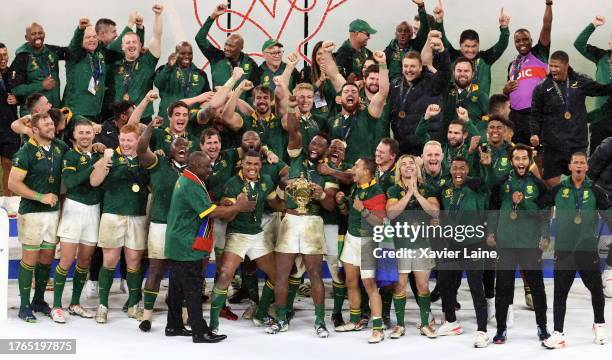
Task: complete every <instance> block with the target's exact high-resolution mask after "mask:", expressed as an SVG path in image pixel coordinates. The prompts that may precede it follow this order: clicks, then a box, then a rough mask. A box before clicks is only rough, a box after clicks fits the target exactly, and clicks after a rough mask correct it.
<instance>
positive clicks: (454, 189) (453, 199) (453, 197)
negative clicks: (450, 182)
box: [450, 187, 465, 213]
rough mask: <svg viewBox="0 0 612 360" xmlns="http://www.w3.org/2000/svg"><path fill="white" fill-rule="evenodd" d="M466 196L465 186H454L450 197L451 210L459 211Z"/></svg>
mask: <svg viewBox="0 0 612 360" xmlns="http://www.w3.org/2000/svg"><path fill="white" fill-rule="evenodd" d="M457 190H459V192H460V193H459V197H457V203H455V191H457ZM464 196H465V194H464V193H463V187H461V188H459V189H456V188H453V193H452V194H451V198H450V210H451V212H454V213H456V212H457V211H459V208H460V207H461V201H463V197H464Z"/></svg>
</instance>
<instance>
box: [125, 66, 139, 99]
mask: <svg viewBox="0 0 612 360" xmlns="http://www.w3.org/2000/svg"><path fill="white" fill-rule="evenodd" d="M123 67H124V69H125V70H126V71H125V75H123V93H124V94H127V93H128V90H129V89H130V85H131V84H132V81H133V80H134V78H133V77H132V74H133V73H134V70H138V60H136V61H134V62H132V64H131V66H129V71H127V69H128V66H127V61H126V60H125V59H123Z"/></svg>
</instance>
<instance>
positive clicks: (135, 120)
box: [127, 90, 159, 125]
mask: <svg viewBox="0 0 612 360" xmlns="http://www.w3.org/2000/svg"><path fill="white" fill-rule="evenodd" d="M158 98H159V94H158V93H157V90H149V92H148V93H147V95H145V97H144V98H143V99H142V101H141V102H140V104H138V106H136V108H135V109H134V111H132V115H130V118H129V119H128V122H127V123H128V124H134V125H138V124H140V119H141V118H142V114H144V112H145V110H146V109H147V106H148V105H149V103H152V102H153V101H155V100H157V99H158Z"/></svg>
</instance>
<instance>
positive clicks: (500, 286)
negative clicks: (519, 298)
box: [495, 248, 547, 331]
mask: <svg viewBox="0 0 612 360" xmlns="http://www.w3.org/2000/svg"><path fill="white" fill-rule="evenodd" d="M497 252H498V254H499V260H498V263H497V270H496V273H497V287H496V292H497V294H496V296H495V320H496V321H497V330H498V331H503V330H506V320H507V317H508V307H509V306H510V304H512V303H513V301H512V300H513V298H514V283H515V272H516V266H517V265H519V266H520V267H521V269H524V270H523V273H524V274H525V278H524V279H525V281H526V282H527V285H528V286H529V287H530V288H531V293H532V296H533V306H534V310H535V315H536V323H537V324H538V326H540V327H546V310H547V305H546V291H545V290H544V279H543V276H542V270H541V259H542V252H541V251H540V249H500V248H498V249H497Z"/></svg>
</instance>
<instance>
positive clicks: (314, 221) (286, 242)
mask: <svg viewBox="0 0 612 360" xmlns="http://www.w3.org/2000/svg"><path fill="white" fill-rule="evenodd" d="M325 248H326V245H325V238H324V234H323V219H322V218H321V217H320V216H313V215H303V216H298V215H293V214H286V215H285V217H284V218H283V220H282V221H281V225H280V231H279V235H278V241H277V243H276V249H275V250H276V251H277V252H281V253H287V254H304V255H325V250H326V249H325ZM336 251H337V250H336Z"/></svg>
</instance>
